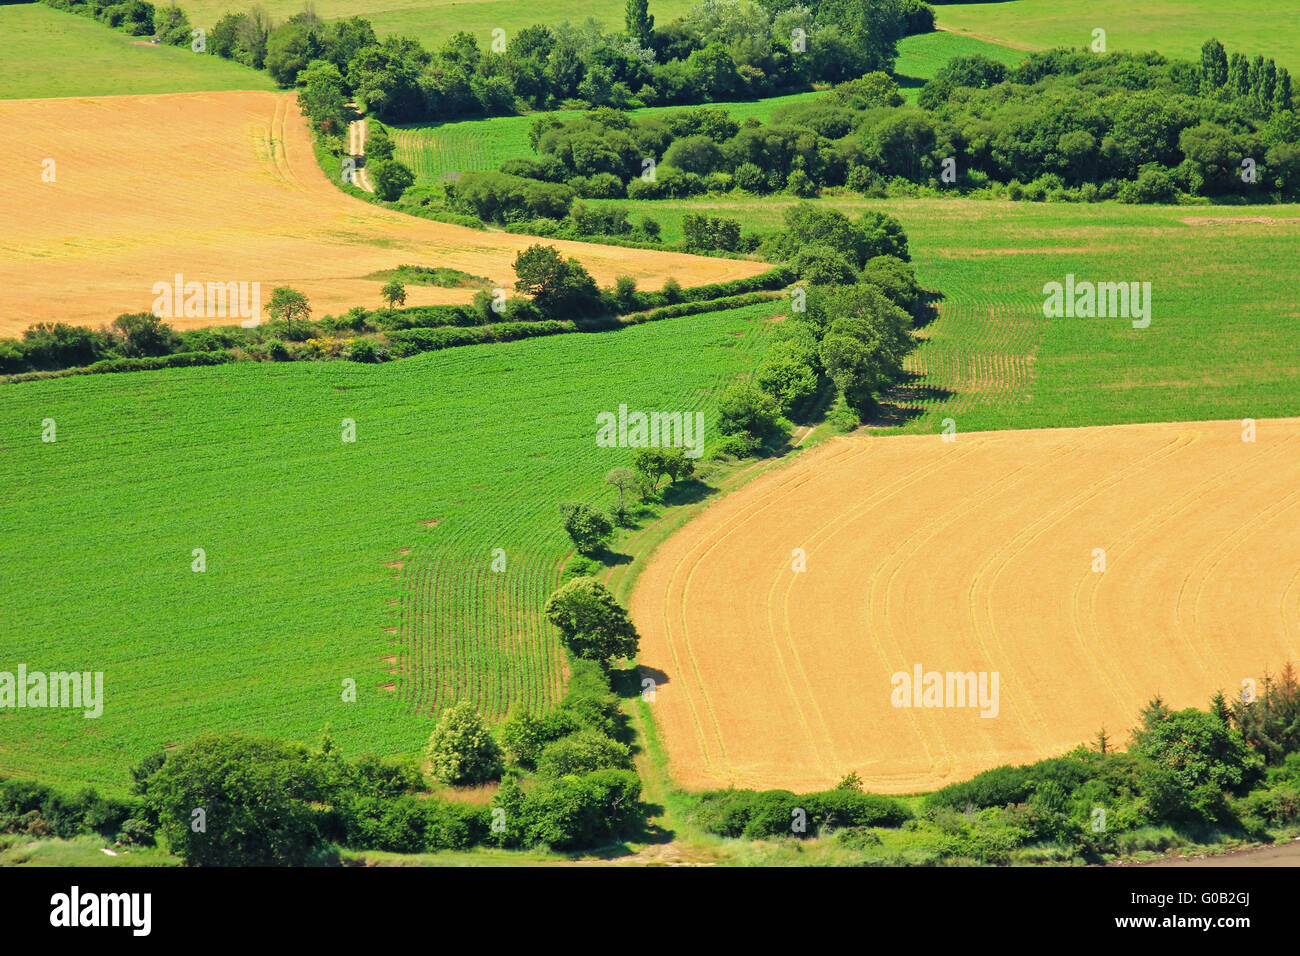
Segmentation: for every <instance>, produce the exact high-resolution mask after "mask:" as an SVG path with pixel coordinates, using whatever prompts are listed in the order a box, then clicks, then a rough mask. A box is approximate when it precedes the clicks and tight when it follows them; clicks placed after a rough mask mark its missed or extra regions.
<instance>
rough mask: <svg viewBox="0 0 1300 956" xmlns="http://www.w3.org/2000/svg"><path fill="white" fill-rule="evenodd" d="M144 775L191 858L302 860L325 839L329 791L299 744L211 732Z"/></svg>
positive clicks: (223, 862) (214, 862)
mask: <svg viewBox="0 0 1300 956" xmlns="http://www.w3.org/2000/svg"><path fill="white" fill-rule="evenodd" d="M142 783H143V786H142V789H143V790H144V792H145V799H146V801H147V803H148V805H149V807H150V810H151V811H152V813H154V814H155V815H156V816H157V819H158V821H159V828H160V831H161V832H162V834H163V836H164V837H165V839H166V843H167V846H168V847H169V848H170V849H171V851H172V852H173V853H176V854H177V855H179V856H180V857H181V858H182V859H184V860H185V862H186V863H188V864H190V865H191V866H288V865H295V864H302V863H304V862H306V861H307V860H308V859H309V858H310V856H311V854H312V852H313V848H314V847H315V846H316V845H317V844H318V843H320V842H321V841H322V836H321V810H320V809H319V805H320V803H321V801H322V800H323V798H324V797H325V794H324V793H323V790H322V787H321V781H320V779H319V774H318V773H317V772H316V770H315V769H314V764H313V761H312V757H311V754H310V752H309V751H308V750H307V749H306V748H305V747H302V746H300V745H298V744H291V743H284V742H282V741H277V740H269V739H267V738H264V737H255V736H249V735H246V734H239V733H228V734H205V735H203V736H201V737H198V738H196V739H195V740H194V741H193V742H192V743H190V744H188V745H187V746H185V747H184V748H183V749H181V750H179V751H177V752H175V753H173V754H171V755H169V756H168V757H167V758H166V760H165V762H163V764H162V766H161V767H160V768H159V769H158V770H156V771H155V772H154V773H153V774H152V775H151V776H149V777H148V779H147V781H143V782H142Z"/></svg>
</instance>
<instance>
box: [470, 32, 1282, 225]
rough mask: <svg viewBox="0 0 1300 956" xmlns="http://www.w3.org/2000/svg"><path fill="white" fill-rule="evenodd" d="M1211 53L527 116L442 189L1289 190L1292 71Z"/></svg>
mask: <svg viewBox="0 0 1300 956" xmlns="http://www.w3.org/2000/svg"><path fill="white" fill-rule="evenodd" d="M1207 51H1208V52H1207V55H1206V58H1205V59H1206V61H1207V62H1206V63H1205V64H1202V65H1197V64H1195V63H1191V62H1187V61H1171V60H1168V59H1166V58H1165V57H1163V56H1160V55H1159V54H1154V53H1151V54H1132V53H1110V54H1101V55H1098V54H1093V53H1085V52H1075V51H1068V50H1055V51H1048V52H1044V53H1034V54H1030V55H1029V56H1028V57H1027V58H1026V59H1025V61H1024V62H1023V63H1022V64H1021V65H1020V66H1019V67H1015V68H1010V69H1009V68H1007V67H1005V66H1003V65H1002V64H1001V63H998V62H996V61H993V60H990V59H987V58H985V57H982V56H972V57H956V58H954V59H952V60H950V61H949V62H948V63H947V64H945V65H944V66H943V67H942V68H941V69H940V70H939V72H938V73H937V74H936V76H935V77H934V78H933V79H932V80H930V81H929V82H928V83H927V84H926V85H925V86H924V87H923V88H922V90H921V92H920V95H919V99H918V105H917V106H908V105H906V104H905V103H904V100H903V97H902V95H901V93H900V91H899V89H898V86H897V84H896V83H895V82H894V80H893V79H891V78H890V77H888V76H886V75H885V74H883V73H870V74H867V75H865V76H862V77H859V78H857V79H854V80H851V81H847V82H844V83H840V84H837V85H836V86H834V87H833V88H832V89H830V90H828V91H827V92H825V93H821V94H818V95H817V96H814V97H810V98H808V99H806V100H804V101H801V102H797V103H792V104H787V105H785V106H782V107H780V108H778V109H777V110H775V111H774V112H773V114H772V118H771V120H770V121H769V122H767V123H763V122H760V121H758V120H757V119H753V118H751V119H747V120H745V121H744V122H743V123H742V122H737V121H736V120H734V119H733V118H731V117H730V115H729V114H727V113H726V111H725V110H722V109H719V108H717V107H700V108H694V109H680V110H674V111H669V112H667V113H662V114H658V115H654V116H645V115H635V114H629V113H627V112H625V111H620V110H614V109H609V108H606V109H600V110H594V111H589V112H587V113H584V114H583V115H581V116H578V117H565V118H562V117H557V116H554V115H547V116H540V117H538V118H537V119H535V120H534V121H533V123H532V125H531V127H530V130H529V142H530V145H531V146H532V148H533V150H534V152H535V154H536V155H535V157H519V158H514V159H510V160H507V161H506V162H504V163H502V164H501V166H500V167H499V168H498V169H497V170H495V171H489V172H471V173H466V174H464V175H463V176H462V177H461V179H460V180H459V181H457V182H455V183H452V184H448V185H447V186H446V195H447V201H448V202H449V203H450V204H451V206H452V207H453V208H456V209H458V210H460V211H462V212H468V213H472V214H474V215H477V216H479V217H480V218H483V219H491V220H496V221H507V222H508V221H523V220H530V219H531V220H540V219H545V218H561V217H563V216H564V215H565V214H566V213H567V210H568V209H569V208H570V207H571V205H572V204H573V202H574V201H575V200H576V199H578V198H598V199H609V198H620V197H627V198H630V199H660V198H681V197H685V196H693V195H701V194H705V193H722V192H728V191H731V190H744V191H746V192H749V193H754V194H765V193H773V192H782V191H783V192H786V193H789V194H793V195H796V196H803V197H809V196H815V195H818V194H819V193H820V192H821V191H823V190H826V189H831V190H835V189H847V190H851V191H855V192H860V193H863V194H865V195H870V196H883V195H886V194H896V193H902V192H906V191H907V190H915V189H916V188H917V187H918V186H920V187H924V188H928V189H931V190H935V191H938V190H953V191H959V192H965V193H973V192H980V191H984V192H989V193H991V194H995V195H1006V196H1009V197H1010V198H1013V199H1018V198H1029V199H1045V198H1050V199H1057V200H1061V199H1073V200H1084V201H1091V200H1101V199H1120V200H1124V201H1130V202H1171V201H1174V200H1175V199H1177V198H1178V197H1179V196H1180V195H1188V196H1200V197H1216V198H1218V197H1230V196H1251V197H1255V198H1257V199H1259V200H1261V201H1268V200H1280V199H1285V198H1289V197H1294V196H1296V195H1300V118H1298V117H1297V115H1296V112H1295V109H1294V94H1293V92H1292V88H1291V79H1290V75H1289V73H1288V72H1287V71H1286V70H1285V69H1280V68H1275V67H1274V65H1273V63H1272V61H1270V60H1265V59H1264V58H1262V57H1255V58H1254V59H1253V60H1251V61H1249V65H1246V63H1247V61H1246V58H1245V57H1244V56H1241V55H1236V54H1235V55H1234V56H1233V58H1232V59H1231V60H1229V59H1228V58H1226V56H1225V55H1224V54H1223V51H1222V47H1221V46H1218V45H1217V43H1216V42H1215V41H1210V43H1208V44H1207ZM1234 63H1235V64H1236V66H1235V67H1234V66H1232V65H1231V64H1234ZM1252 78H1253V79H1252ZM1239 81H1240V82H1239Z"/></svg>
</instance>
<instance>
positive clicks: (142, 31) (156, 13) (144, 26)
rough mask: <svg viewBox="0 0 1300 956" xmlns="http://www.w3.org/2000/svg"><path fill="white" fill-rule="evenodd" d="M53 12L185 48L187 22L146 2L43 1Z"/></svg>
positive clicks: (170, 10) (171, 10) (169, 9)
mask: <svg viewBox="0 0 1300 956" xmlns="http://www.w3.org/2000/svg"><path fill="white" fill-rule="evenodd" d="M43 2H44V3H45V4H46V5H47V6H51V7H54V8H55V9H56V10H66V11H68V12H69V13H75V14H78V15H79V16H83V17H91V18H93V19H95V20H98V21H99V22H101V23H104V24H106V25H108V26H110V27H112V28H113V29H115V30H121V31H122V32H123V33H126V34H129V35H130V36H137V37H147V36H156V37H158V39H159V41H160V42H162V43H166V44H169V45H170V46H189V45H190V42H191V35H190V21H189V19H188V18H187V17H186V16H185V13H184V11H183V10H181V9H180V8H178V7H177V6H175V5H174V4H173V5H170V6H166V7H158V6H155V5H154V4H152V3H147V2H146V0H125V2H122V0H43Z"/></svg>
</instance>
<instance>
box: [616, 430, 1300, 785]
mask: <svg viewBox="0 0 1300 956" xmlns="http://www.w3.org/2000/svg"><path fill="white" fill-rule="evenodd" d="M1257 427H1258V434H1257V440H1256V441H1254V442H1247V441H1243V429H1242V423H1241V422H1240V421H1226V422H1195V423H1183V424H1148V425H1119V426H1107V427H1096V428H1077V429H1052V430H1026V431H1014V432H984V433H959V434H957V435H956V440H955V441H952V442H945V441H943V440H942V439H941V438H940V437H938V436H935V435H915V436H911V435H908V436H895V437H888V438H867V439H848V438H846V439H838V440H835V441H832V442H830V443H828V444H827V445H825V446H823V447H822V448H820V449H818V450H817V451H815V452H812V453H809V454H808V456H807V457H802V458H801V459H799V460H797V461H796V462H795V463H794V464H793V465H792V466H791V467H787V468H783V469H780V470H777V471H774V472H772V473H769V474H767V475H764V476H763V477H761V478H759V479H758V480H756V481H755V482H754V483H752V484H751V485H749V486H747V487H746V488H744V489H742V490H741V491H739V492H737V493H735V494H732V495H730V496H728V497H726V498H724V499H722V500H721V501H720V502H718V503H717V504H716V505H714V506H712V507H710V508H709V509H708V510H707V511H705V512H704V514H702V515H701V516H700V517H699V518H697V519H696V520H694V521H693V522H691V523H690V524H688V525H687V526H686V527H685V528H684V529H683V530H682V531H680V532H679V533H678V534H677V535H675V536H674V537H673V538H671V539H670V540H669V541H668V542H667V543H666V544H665V545H664V546H663V547H662V548H661V549H660V550H659V552H658V553H657V554H656V555H655V556H654V558H653V559H652V560H651V562H650V564H649V565H648V566H647V568H646V569H645V571H644V572H643V573H642V575H641V578H640V579H639V581H638V584H637V587H636V590H635V592H634V593H633V597H632V602H631V610H632V614H633V618H634V619H635V621H636V624H637V626H638V628H640V630H641V633H642V636H643V643H642V648H643V651H642V663H643V666H645V667H646V668H648V669H649V673H650V674H651V676H654V677H655V678H656V680H657V681H659V683H660V686H659V687H658V692H657V700H656V702H655V703H654V705H653V707H654V710H655V714H656V716H657V718H658V722H659V726H660V728H661V732H662V736H663V738H664V741H665V743H666V746H667V750H668V754H669V758H670V760H671V767H672V773H673V778H674V779H675V780H676V781H677V782H679V783H680V784H682V785H684V786H687V787H691V788H712V787H719V786H727V785H736V786H750V787H785V788H789V789H793V790H804V789H814V788H821V787H826V786H829V785H833V784H834V783H835V782H836V781H837V780H838V779H840V778H841V777H842V776H843V775H844V774H846V773H848V772H849V771H856V772H857V773H858V774H859V775H860V776H861V777H862V779H863V781H864V784H865V785H866V787H867V789H869V790H873V791H877V792H887V793H905V792H912V791H918V790H922V789H930V788H934V787H939V786H942V785H944V784H946V783H950V782H953V781H955V780H958V779H962V778H965V777H968V776H970V775H972V774H974V773H977V772H979V771H982V770H986V769H988V768H990V767H994V766H997V765H999V764H1003V763H1024V762H1028V761H1032V760H1036V759H1040V758H1043V757H1048V756H1053V755H1057V754H1060V753H1062V752H1064V751H1067V750H1069V749H1070V748H1072V747H1074V746H1076V745H1077V744H1080V743H1084V742H1087V741H1090V740H1092V739H1093V738H1094V737H1095V736H1096V734H1097V731H1098V730H1099V729H1101V728H1103V727H1105V728H1106V730H1107V732H1108V733H1110V734H1111V735H1112V739H1113V740H1114V741H1115V742H1116V743H1117V744H1119V743H1123V742H1125V741H1124V735H1125V734H1126V733H1127V731H1128V728H1130V727H1132V726H1133V725H1134V723H1135V722H1136V718H1137V715H1138V711H1139V710H1140V708H1141V707H1142V705H1143V704H1144V703H1145V702H1146V701H1148V700H1149V699H1150V698H1152V697H1153V696H1155V695H1156V694H1159V695H1161V696H1162V697H1163V698H1164V700H1165V701H1166V703H1167V704H1169V705H1170V706H1171V707H1173V708H1175V709H1177V708H1182V707H1189V706H1198V707H1204V706H1206V705H1207V703H1208V701H1209V699H1210V697H1211V695H1212V694H1213V693H1214V692H1215V691H1216V690H1219V689H1222V690H1223V691H1224V692H1225V693H1227V694H1228V695H1229V696H1231V695H1234V694H1236V693H1239V692H1240V688H1241V687H1242V686H1243V684H1242V682H1243V681H1244V680H1247V679H1258V678H1259V677H1261V676H1262V675H1263V674H1264V673H1265V672H1266V671H1268V672H1272V673H1276V672H1277V671H1278V670H1279V669H1280V668H1281V666H1282V665H1283V664H1284V663H1285V662H1286V661H1287V660H1291V661H1296V660H1300V419H1298V418H1289V419H1275V420H1261V421H1260V422H1259V423H1258V426H1257ZM797 548H798V549H803V551H804V552H805V554H806V570H804V571H803V572H802V573H796V572H795V571H794V570H792V554H793V551H794V549H797ZM1098 548H1100V549H1104V551H1105V555H1104V560H1105V566H1104V570H1094V566H1095V565H1096V563H1097V561H1098V556H1097V554H1096V552H1095V550H1094V549H1098ZM916 665H920V666H921V668H922V669H923V671H925V672H931V671H937V672H940V673H941V674H947V673H948V672H953V673H968V672H976V673H979V672H986V673H990V674H991V673H993V672H996V673H997V674H998V675H999V677H998V685H997V686H998V689H999V692H998V695H997V703H998V706H997V709H996V715H995V716H989V717H984V716H982V715H981V710H980V708H978V707H974V708H973V707H969V706H967V707H960V706H946V707H943V706H911V707H903V706H894V704H893V702H892V701H891V695H892V693H893V691H894V687H893V685H892V683H891V677H892V675H894V674H896V673H900V672H903V673H907V674H909V675H910V674H912V673H913V669H914V667H915V666H916ZM656 671H660V672H662V673H661V674H655V672H656ZM989 686H990V688H991V686H992V685H991V683H990V685H989ZM987 709H988V710H989V711H990V712H991V711H992V710H993V708H991V707H990V708H987Z"/></svg>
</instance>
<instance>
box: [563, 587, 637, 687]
mask: <svg viewBox="0 0 1300 956" xmlns="http://www.w3.org/2000/svg"><path fill="white" fill-rule="evenodd" d="M545 614H546V619H547V620H548V621H550V622H551V623H552V624H554V625H555V626H556V627H557V628H559V629H560V635H561V637H562V638H563V639H564V643H565V645H566V646H567V647H568V648H569V650H570V651H572V652H573V653H574V654H576V655H577V656H579V657H585V658H587V659H589V660H594V661H597V662H599V663H600V664H602V665H608V664H609V662H610V661H612V660H615V659H617V658H620V657H635V656H636V653H637V649H638V648H639V647H640V642H641V636H640V635H639V634H638V633H637V630H636V626H635V625H634V624H633V623H632V619H631V618H630V617H628V614H627V611H626V610H624V609H623V607H622V606H621V605H620V604H619V603H618V601H617V600H615V598H614V595H612V594H610V593H609V591H608V590H607V589H606V588H605V586H604V585H603V584H601V583H600V582H599V581H597V580H596V579H595V578H574V579H573V580H572V581H570V582H568V583H567V584H565V585H563V586H562V587H561V588H560V589H559V590H558V591H556V592H555V593H554V594H552V595H551V596H550V598H549V599H547V601H546V607H545Z"/></svg>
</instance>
